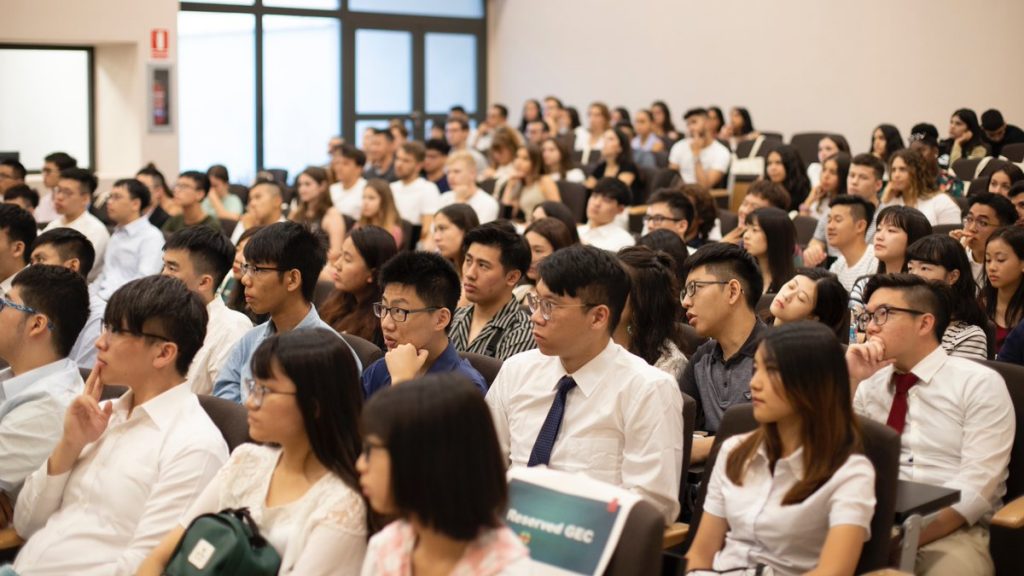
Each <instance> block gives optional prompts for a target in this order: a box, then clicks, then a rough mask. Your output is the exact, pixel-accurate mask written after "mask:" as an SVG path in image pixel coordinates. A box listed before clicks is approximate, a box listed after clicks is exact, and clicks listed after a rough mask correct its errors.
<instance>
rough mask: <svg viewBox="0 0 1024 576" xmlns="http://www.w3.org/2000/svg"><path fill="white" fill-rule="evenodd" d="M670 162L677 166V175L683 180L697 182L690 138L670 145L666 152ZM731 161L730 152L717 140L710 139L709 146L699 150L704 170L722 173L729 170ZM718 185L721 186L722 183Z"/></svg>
mask: <svg viewBox="0 0 1024 576" xmlns="http://www.w3.org/2000/svg"><path fill="white" fill-rule="evenodd" d="M668 161H669V163H670V164H675V165H676V166H679V175H680V176H682V177H683V182H685V183H687V184H694V183H696V182H697V168H696V162H694V160H693V148H691V147H690V140H689V139H686V140H680V141H679V142H676V143H675V144H673V145H672V149H671V150H670V151H669V153H668ZM730 162H732V152H730V151H729V149H728V148H726V147H725V145H724V144H722V143H721V142H719V141H718V140H712V141H711V144H710V145H709V146H705V147H704V148H703V149H701V151H700V164H701V166H703V167H704V169H705V170H715V171H718V172H721V173H722V174H723V175H724V174H725V173H726V172H728V171H729V163H730ZM718 186H720V187H722V186H723V183H719V184H718Z"/></svg>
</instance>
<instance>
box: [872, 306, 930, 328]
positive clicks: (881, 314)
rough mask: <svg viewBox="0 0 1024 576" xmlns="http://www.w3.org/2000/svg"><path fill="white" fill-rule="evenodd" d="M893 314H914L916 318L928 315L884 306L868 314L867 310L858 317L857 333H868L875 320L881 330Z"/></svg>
mask: <svg viewBox="0 0 1024 576" xmlns="http://www.w3.org/2000/svg"><path fill="white" fill-rule="evenodd" d="M893 312H902V313H904V314H913V315H914V316H920V315H922V314H927V312H922V311H920V310H914V309H911V308H897V307H896V306H888V305H882V306H879V307H878V308H875V311H874V312H868V311H867V310H865V311H864V312H861V313H860V314H858V315H857V331H858V332H866V331H867V329H868V323H870V322H871V321H872V320H874V322H875V326H878V327H879V328H881V327H882V326H885V323H886V322H888V321H889V315H890V314H892V313H893Z"/></svg>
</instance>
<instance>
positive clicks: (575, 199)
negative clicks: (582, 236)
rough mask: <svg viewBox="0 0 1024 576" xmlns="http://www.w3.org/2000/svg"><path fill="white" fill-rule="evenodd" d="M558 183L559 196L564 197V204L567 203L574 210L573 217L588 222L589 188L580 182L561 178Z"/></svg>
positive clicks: (578, 220) (571, 210)
mask: <svg viewBox="0 0 1024 576" xmlns="http://www.w3.org/2000/svg"><path fill="white" fill-rule="evenodd" d="M556 185H557V186H558V196H559V197H560V198H561V199H562V204H565V205H566V206H567V207H568V208H569V211H570V212H572V217H573V218H575V219H576V221H577V222H579V223H581V224H582V223H584V222H586V221H587V188H586V187H585V186H583V184H580V183H578V182H567V181H565V180H559V181H558V182H556Z"/></svg>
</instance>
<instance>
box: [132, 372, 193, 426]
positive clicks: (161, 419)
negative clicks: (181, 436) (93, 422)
mask: <svg viewBox="0 0 1024 576" xmlns="http://www.w3.org/2000/svg"><path fill="white" fill-rule="evenodd" d="M134 394H135V392H134V391H133V390H132V389H131V388H129V389H128V392H126V393H124V394H122V395H121V397H120V398H118V399H116V400H114V411H115V412H123V413H125V414H127V412H128V410H129V409H130V408H131V406H132V401H133V397H134ZM191 394H192V389H191V388H189V386H188V383H187V382H182V383H181V384H178V385H177V386H174V387H173V388H171V389H170V390H166V391H164V392H163V393H161V394H159V395H158V396H157V397H156V398H151V399H150V400H149V401H147V402H146V403H144V404H142V405H141V406H136V407H135V411H134V412H133V414H132V415H133V416H135V415H136V414H139V413H143V414H145V415H147V416H149V419H150V420H152V421H153V422H154V423H155V424H156V425H157V427H158V428H160V429H161V430H165V429H166V428H167V427H168V426H170V425H171V424H173V423H174V420H175V418H176V417H177V415H178V412H180V411H181V407H182V403H183V402H184V401H185V400H186V399H187V398H188V397H189V395H191ZM126 420H127V418H126Z"/></svg>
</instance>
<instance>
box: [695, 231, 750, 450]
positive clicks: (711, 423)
mask: <svg viewBox="0 0 1024 576" xmlns="http://www.w3.org/2000/svg"><path fill="white" fill-rule="evenodd" d="M685 278H686V284H685V286H684V288H683V290H682V292H680V294H679V297H680V299H681V301H682V304H683V308H684V309H685V310H686V320H687V322H688V323H689V324H690V325H691V326H693V328H694V330H696V331H697V333H698V334H700V335H701V336H703V337H706V338H709V340H708V341H707V342H705V343H704V344H701V345H700V347H698V348H697V350H696V351H695V352H694V353H693V355H692V356H690V363H689V364H688V365H687V366H686V371H685V372H684V373H683V377H682V379H680V380H679V387H680V389H682V391H683V392H684V393H686V394H689V395H690V397H691V398H693V399H694V400H696V401H697V429H698V430H705V431H707V432H709V433H710V434H714V433H715V432H717V431H718V425H719V424H720V423H721V422H722V415H723V414H725V411H726V410H727V409H728V408H729V406H732V405H733V404H740V403H748V402H750V374H751V372H752V371H753V369H754V364H753V363H754V351H755V350H756V349H757V342H758V340H759V339H760V338H761V336H762V334H763V333H764V332H765V330H766V328H767V327H766V326H765V325H764V323H763V322H761V320H759V319H758V318H757V316H756V315H755V314H754V308H755V307H756V306H757V301H758V299H760V298H761V294H762V293H763V292H764V290H763V286H762V280H761V272H760V270H758V268H757V262H756V261H755V260H754V258H753V257H752V256H751V255H750V254H747V253H746V252H745V251H744V250H743V249H742V248H740V247H739V246H734V245H732V244H726V243H719V244H708V245H705V246H702V247H701V248H700V249H699V250H697V252H696V253H694V255H693V256H691V257H690V258H689V259H687V261H686V275H685ZM713 441H714V438H712V437H710V436H709V437H706V438H694V439H693V454H692V456H691V461H692V462H703V461H704V460H705V459H706V458H707V457H708V452H709V451H710V450H711V444H712V442H713Z"/></svg>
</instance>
